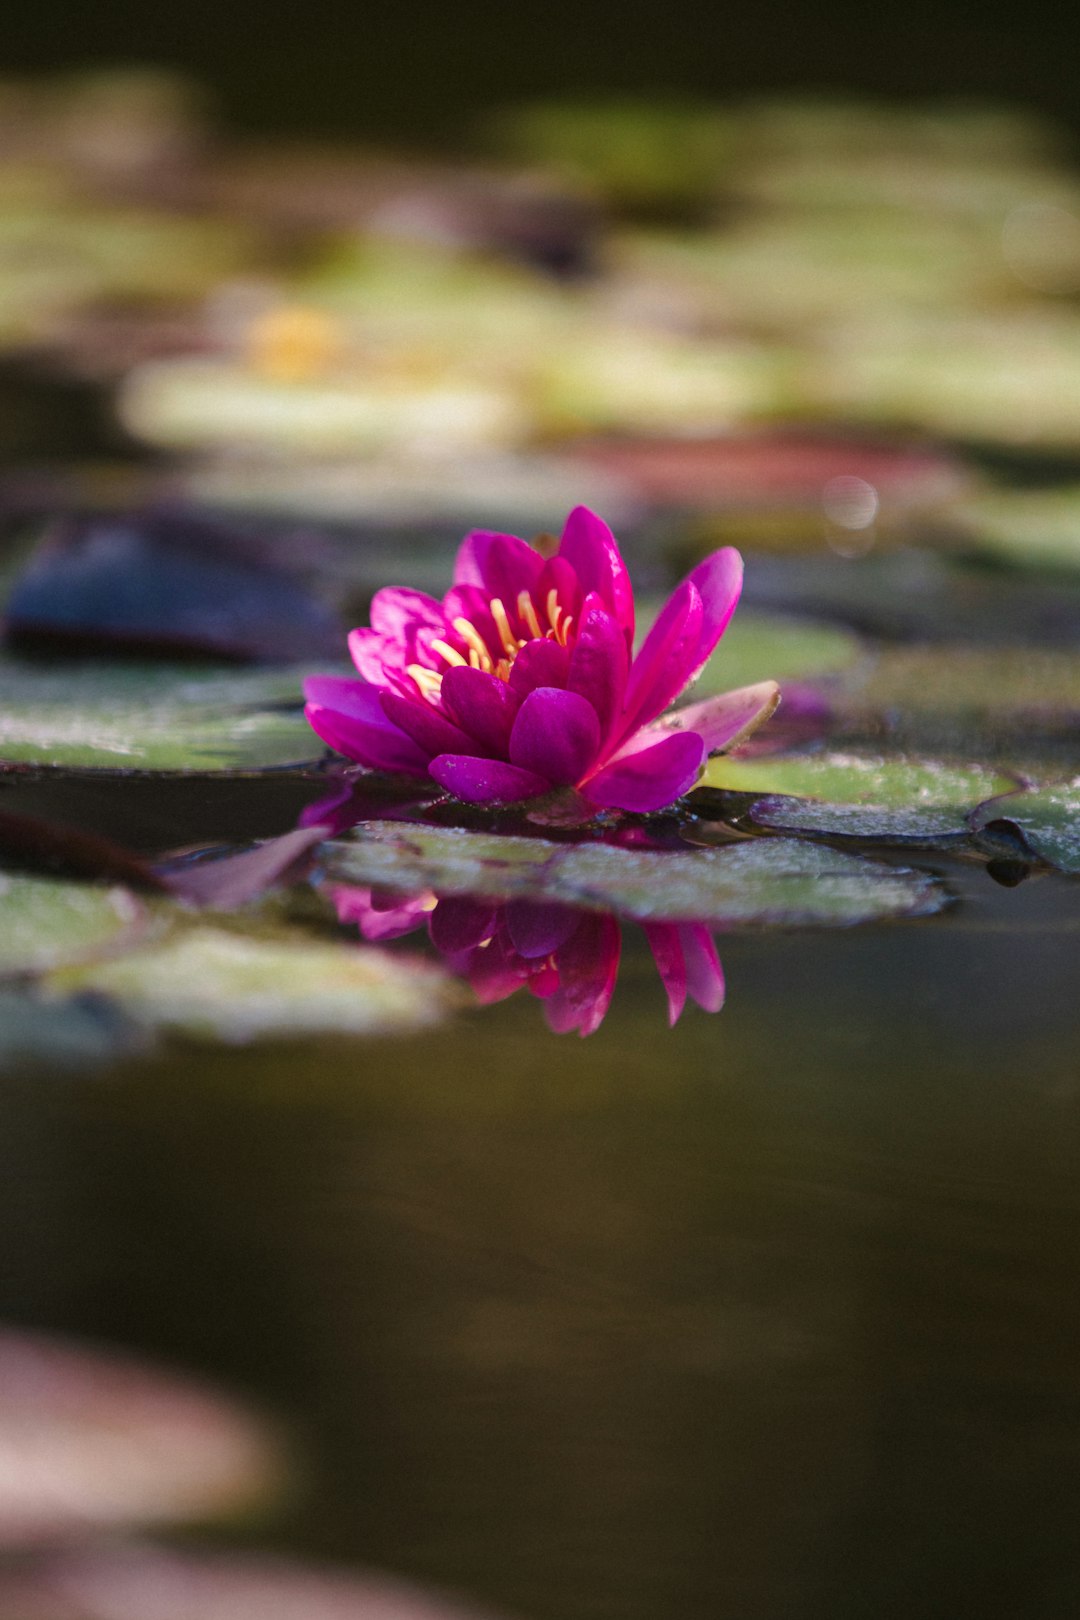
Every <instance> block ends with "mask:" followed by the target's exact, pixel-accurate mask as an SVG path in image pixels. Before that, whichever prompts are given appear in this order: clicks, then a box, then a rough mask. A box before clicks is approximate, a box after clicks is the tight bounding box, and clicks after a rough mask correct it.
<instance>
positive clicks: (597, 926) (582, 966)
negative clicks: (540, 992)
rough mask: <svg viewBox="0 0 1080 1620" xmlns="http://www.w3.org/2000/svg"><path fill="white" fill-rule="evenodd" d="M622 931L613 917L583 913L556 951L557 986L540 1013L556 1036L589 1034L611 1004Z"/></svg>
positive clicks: (597, 1025)
mask: <svg viewBox="0 0 1080 1620" xmlns="http://www.w3.org/2000/svg"><path fill="white" fill-rule="evenodd" d="M621 950H622V934H621V932H620V929H619V925H618V923H617V922H616V921H615V918H614V917H612V916H609V915H607V914H605V913H598V914H594V915H586V916H584V917H583V918H582V920H581V923H580V926H579V927H578V928H577V930H576V931H575V932H574V933H573V934H572V935H571V937H570V938H569V939H568V940H567V942H566V944H565V945H563V946H562V947H561V948H560V950H559V952H558V954H557V961H558V967H559V988H558V990H557V991H556V992H555V994H554V995H553V996H551V997H550V999H549V1000H548V1002H547V1004H546V1006H545V1008H544V1013H545V1016H546V1018H547V1021H548V1024H549V1025H550V1026H551V1028H552V1029H553V1030H554V1031H555V1033H556V1034H557V1035H563V1034H567V1033H568V1032H569V1031H570V1030H575V1029H576V1030H577V1032H578V1034H579V1035H582V1036H584V1035H592V1034H594V1033H595V1031H596V1030H598V1029H599V1028H600V1025H601V1024H602V1023H603V1021H604V1016H605V1014H606V1012H607V1010H608V1007H609V1006H610V1005H611V998H612V995H613V994H614V992H615V981H616V979H617V978H618V976H619V955H620V952H621Z"/></svg>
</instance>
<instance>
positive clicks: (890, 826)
mask: <svg viewBox="0 0 1080 1620" xmlns="http://www.w3.org/2000/svg"><path fill="white" fill-rule="evenodd" d="M750 819H751V821H753V822H755V823H756V824H757V826H759V827H769V828H771V830H772V831H773V832H782V833H791V834H793V835H795V836H796V837H798V836H802V837H807V838H850V839H853V840H857V841H858V842H859V843H874V844H901V845H905V844H906V845H908V846H909V847H911V848H919V849H940V848H941V847H942V846H943V845H949V844H962V843H966V842H967V839H968V835H969V834H968V823H967V818H966V816H965V815H964V812H963V811H962V810H959V809H941V810H925V809H921V808H917V807H916V808H911V809H899V810H886V809H879V808H878V807H876V806H874V805H861V804H818V803H817V802H816V801H814V800H812V799H810V800H808V799H792V798H788V797H786V796H785V795H784V794H770V795H769V796H768V797H766V798H764V799H758V801H757V802H756V804H752V805H751V806H750Z"/></svg>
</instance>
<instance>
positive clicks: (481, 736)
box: [442, 666, 521, 756]
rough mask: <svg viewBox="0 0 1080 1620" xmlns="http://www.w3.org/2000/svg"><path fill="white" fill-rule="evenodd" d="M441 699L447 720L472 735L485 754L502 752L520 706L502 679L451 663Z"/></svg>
mask: <svg viewBox="0 0 1080 1620" xmlns="http://www.w3.org/2000/svg"><path fill="white" fill-rule="evenodd" d="M442 702H443V707H444V708H445V710H446V711H447V713H448V714H449V716H450V718H451V720H453V721H454V722H455V723H456V724H457V725H459V726H460V727H461V729H462V730H463V731H465V732H468V734H469V736H470V737H475V738H476V740H477V742H478V743H479V744H480V745H481V747H482V748H483V750H484V752H485V753H489V754H494V755H496V756H499V755H505V754H506V752H507V749H508V748H509V746H510V728H511V727H512V725H513V724H514V717H515V716H516V714H517V712H518V709H519V708H520V707H521V698H520V697H519V695H518V694H517V692H515V691H514V689H513V687H512V686H509V685H507V683H506V681H500V679H499V677H498V676H497V675H486V674H485V673H484V671H483V670H481V669H467V668H463V667H461V666H455V668H453V669H448V670H447V672H446V674H445V675H444V676H443V683H442ZM459 751H460V750H459Z"/></svg>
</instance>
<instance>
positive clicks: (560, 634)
mask: <svg viewBox="0 0 1080 1620" xmlns="http://www.w3.org/2000/svg"><path fill="white" fill-rule="evenodd" d="M573 623H574V616H573V614H572V613H568V614H567V615H566V618H565V619H564V620H563V622H562V626H561V628H560V629H558V630H556V632H555V640H556V641H557V642H558V643H559V646H560V647H565V646H566V645H567V644H568V642H569V640H570V629H571V626H572V625H573Z"/></svg>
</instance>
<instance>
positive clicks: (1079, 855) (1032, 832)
mask: <svg viewBox="0 0 1080 1620" xmlns="http://www.w3.org/2000/svg"><path fill="white" fill-rule="evenodd" d="M997 822H1003V823H1004V824H1005V825H1006V826H1007V827H1008V828H1009V830H1010V831H1015V833H1016V835H1017V836H1018V838H1019V839H1020V840H1021V841H1022V843H1023V844H1024V845H1026V846H1027V848H1028V849H1030V850H1031V852H1032V853H1033V854H1034V855H1038V856H1040V857H1041V858H1042V859H1043V860H1044V861H1049V863H1050V865H1051V866H1056V867H1057V868H1058V869H1059V871H1062V872H1069V873H1071V874H1080V779H1078V780H1077V781H1074V782H1061V783H1056V784H1054V785H1052V786H1049V787H1044V788H1038V789H1032V790H1030V791H1028V792H1023V793H1009V794H1005V795H1004V796H1002V797H1000V798H996V799H990V800H989V801H988V802H987V803H986V804H981V805H979V807H978V809H977V810H976V811H975V812H974V813H973V814H972V816H971V827H972V829H973V831H974V832H975V833H976V834H980V833H985V832H987V831H991V832H992V830H993V828H994V825H995V824H996V823H997Z"/></svg>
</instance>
